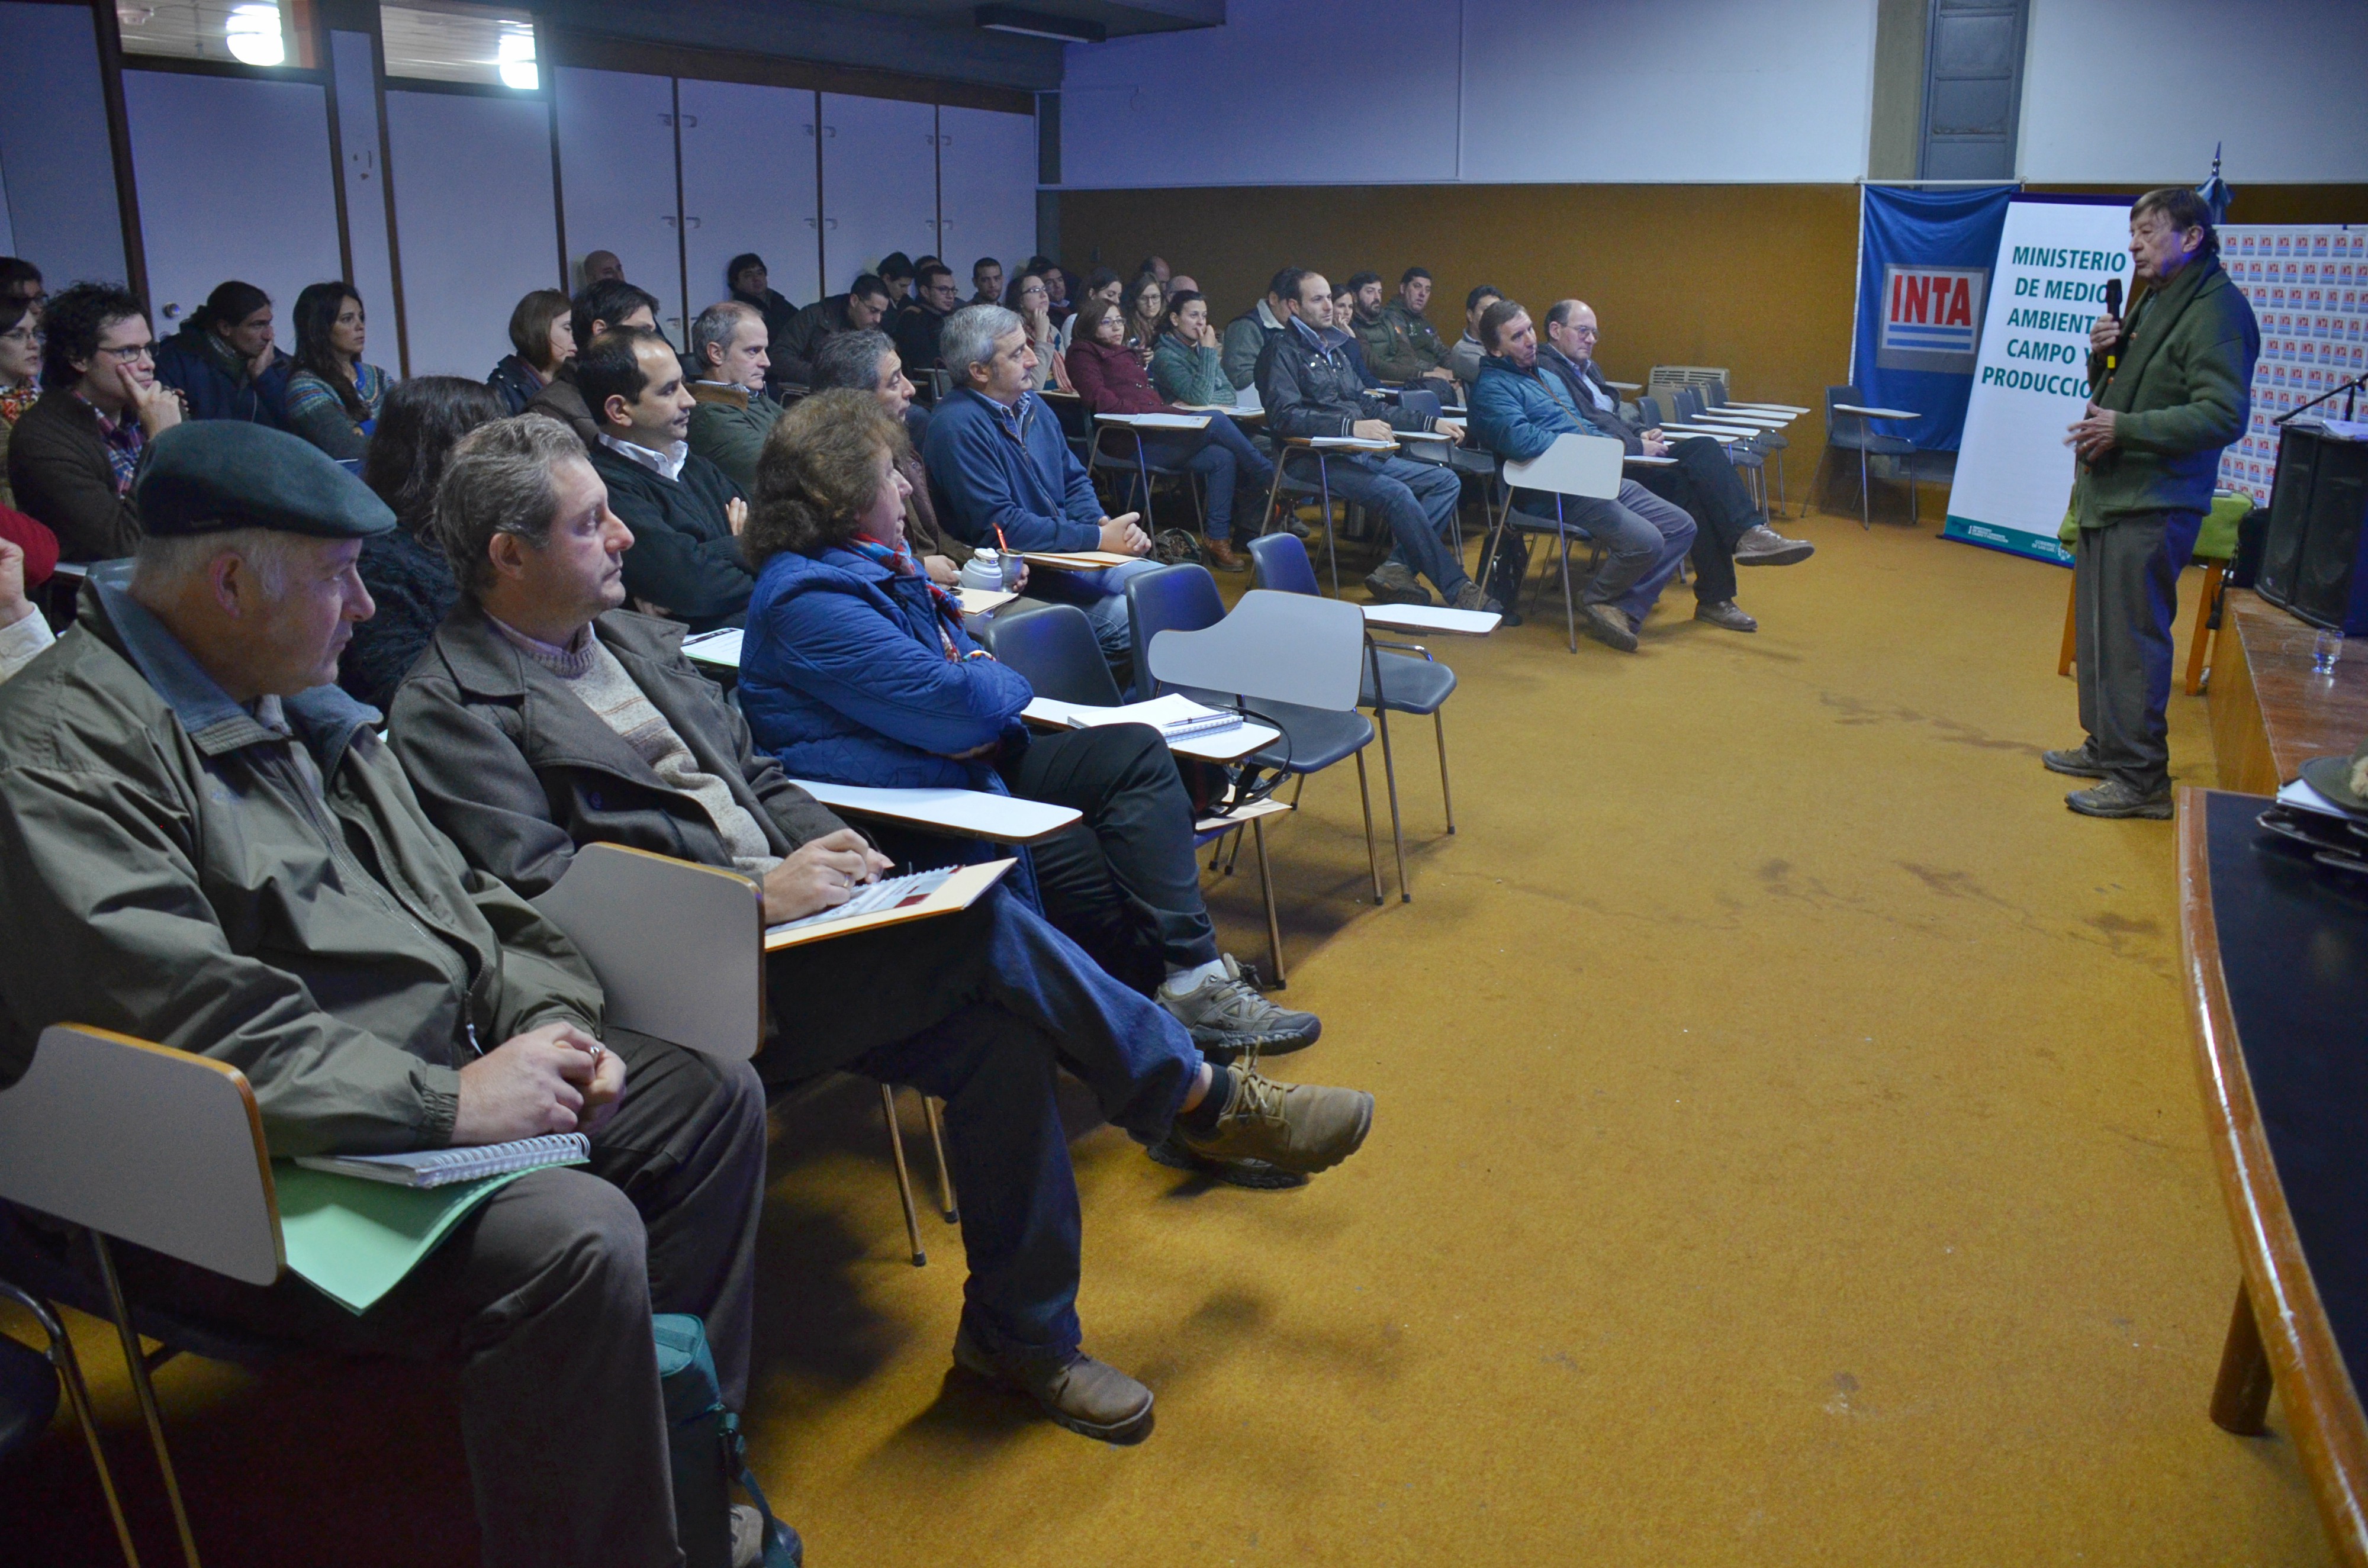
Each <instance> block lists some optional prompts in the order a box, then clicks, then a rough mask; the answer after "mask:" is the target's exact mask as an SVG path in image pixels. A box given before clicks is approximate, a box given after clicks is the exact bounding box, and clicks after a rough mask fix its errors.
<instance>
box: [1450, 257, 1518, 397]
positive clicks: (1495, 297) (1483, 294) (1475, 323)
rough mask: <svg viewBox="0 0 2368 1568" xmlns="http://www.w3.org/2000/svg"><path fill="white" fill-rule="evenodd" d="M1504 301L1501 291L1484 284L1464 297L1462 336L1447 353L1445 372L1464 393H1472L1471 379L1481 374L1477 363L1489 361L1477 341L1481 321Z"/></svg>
mask: <svg viewBox="0 0 2368 1568" xmlns="http://www.w3.org/2000/svg"><path fill="white" fill-rule="evenodd" d="M1504 297H1505V293H1504V290H1501V289H1498V288H1496V287H1495V286H1493V285H1491V284H1487V283H1483V284H1481V285H1480V287H1478V288H1477V289H1474V290H1472V292H1470V293H1469V294H1466V295H1464V296H1463V336H1462V337H1459V338H1457V339H1456V340H1455V347H1453V348H1451V349H1449V350H1448V354H1447V368H1448V369H1450V370H1452V371H1453V372H1454V373H1455V379H1456V380H1457V381H1460V382H1462V383H1463V387H1464V389H1465V390H1466V391H1469V390H1471V386H1472V378H1473V377H1474V376H1476V375H1478V374H1479V373H1480V361H1481V360H1483V359H1485V358H1487V357H1488V347H1487V345H1486V344H1484V343H1483V342H1481V341H1480V318H1481V317H1482V316H1484V315H1486V314H1487V313H1488V307H1489V306H1491V305H1493V304H1495V303H1496V302H1497V301H1499V300H1501V299H1503V298H1504Z"/></svg>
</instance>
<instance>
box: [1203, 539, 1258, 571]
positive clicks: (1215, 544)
mask: <svg viewBox="0 0 2368 1568" xmlns="http://www.w3.org/2000/svg"><path fill="white" fill-rule="evenodd" d="M1201 554H1202V555H1205V556H1207V557H1208V558H1209V564H1210V565H1211V566H1213V567H1215V568H1216V569H1217V570H1218V571H1220V572H1247V571H1248V570H1249V569H1250V563H1249V562H1247V561H1245V560H1243V559H1242V553H1241V551H1237V550H1235V548H1234V541H1233V540H1228V539H1204V540H1201Z"/></svg>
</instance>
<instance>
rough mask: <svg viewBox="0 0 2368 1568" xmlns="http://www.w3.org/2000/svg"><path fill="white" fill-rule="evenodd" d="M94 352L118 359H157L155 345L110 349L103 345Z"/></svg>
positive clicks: (140, 344)
mask: <svg viewBox="0 0 2368 1568" xmlns="http://www.w3.org/2000/svg"><path fill="white" fill-rule="evenodd" d="M93 352H95V353H99V354H111V355H113V356H114V357H115V358H118V359H154V358H156V346H155V345H154V344H153V343H135V344H133V345H131V347H128V348H110V347H108V346H107V345H106V344H103V343H102V344H100V345H99V346H98V347H97V349H95V350H93Z"/></svg>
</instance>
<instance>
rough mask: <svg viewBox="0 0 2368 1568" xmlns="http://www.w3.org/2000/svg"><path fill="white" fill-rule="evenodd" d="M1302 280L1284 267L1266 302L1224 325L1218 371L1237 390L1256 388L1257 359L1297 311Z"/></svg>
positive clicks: (1268, 290) (1295, 270)
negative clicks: (1300, 281) (1223, 374)
mask: <svg viewBox="0 0 2368 1568" xmlns="http://www.w3.org/2000/svg"><path fill="white" fill-rule="evenodd" d="M1305 276H1306V274H1305V273H1304V272H1303V271H1301V270H1300V269H1299V268H1298V267H1284V268H1283V269H1282V270H1281V272H1278V273H1276V274H1275V275H1274V279H1273V281H1272V282H1270V283H1269V284H1268V285H1267V286H1266V298H1265V299H1263V300H1260V301H1258V303H1257V304H1255V305H1253V306H1251V307H1250V308H1249V309H1248V310H1247V311H1244V312H1242V313H1241V314H1240V315H1237V316H1235V318H1234V319H1233V320H1231V321H1229V322H1227V323H1226V324H1225V334H1224V346H1223V350H1222V353H1221V355H1220V358H1219V361H1218V368H1219V369H1223V370H1224V372H1225V380H1226V381H1229V382H1231V383H1232V384H1233V385H1234V386H1235V388H1236V389H1239V388H1242V387H1255V386H1257V385H1258V359H1259V358H1260V357H1261V356H1262V355H1264V353H1265V352H1266V346H1267V345H1268V344H1269V343H1272V342H1273V341H1274V340H1275V339H1276V338H1277V337H1280V336H1281V335H1282V330H1283V327H1284V326H1285V325H1286V324H1288V323H1289V322H1290V320H1291V316H1292V312H1293V311H1296V310H1297V309H1298V308H1299V280H1300V279H1301V278H1304V277H1305Z"/></svg>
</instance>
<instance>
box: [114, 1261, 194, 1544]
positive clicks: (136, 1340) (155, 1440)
mask: <svg viewBox="0 0 2368 1568" xmlns="http://www.w3.org/2000/svg"><path fill="white" fill-rule="evenodd" d="M90 1244H91V1248H92V1250H93V1251H95V1252H96V1253H97V1254H98V1272H99V1275H100V1277H101V1278H104V1279H105V1280H106V1282H107V1307H108V1312H112V1313H114V1314H115V1332H116V1334H117V1335H119V1336H120V1338H121V1339H122V1341H123V1365H124V1368H125V1369H126V1370H128V1371H129V1372H130V1373H131V1389H132V1392H134V1393H135V1394H137V1395H138V1396H139V1400H140V1415H141V1418H142V1420H144V1421H145V1422H147V1424H148V1441H149V1443H150V1445H151V1446H152V1447H154V1449H155V1450H156V1469H157V1470H158V1471H160V1472H162V1474H163V1475H164V1477H165V1497H166V1499H167V1500H168V1501H170V1502H171V1504H172V1505H173V1524H174V1526H175V1528H177V1529H178V1530H179V1531H180V1532H181V1556H182V1557H183V1558H184V1559H185V1560H186V1561H187V1562H188V1568H198V1538H197V1535H196V1533H195V1532H193V1531H192V1530H191V1529H190V1528H189V1510H188V1507H187V1506H184V1505H183V1504H182V1502H181V1482H180V1478H179V1477H178V1476H176V1475H175V1474H174V1473H173V1450H172V1449H170V1448H168V1447H166V1446H165V1419H164V1417H163V1416H162V1415H158V1414H157V1411H156V1385H155V1384H154V1382H152V1381H149V1377H148V1358H147V1357H146V1356H145V1355H143V1354H142V1352H141V1349H140V1335H139V1334H138V1333H137V1332H136V1331H135V1330H134V1329H133V1328H132V1326H131V1305H130V1304H129V1303H128V1302H126V1301H124V1299H123V1281H122V1280H121V1279H120V1278H117V1276H116V1272H115V1254H114V1253H113V1252H112V1251H111V1250H110V1249H109V1248H108V1244H107V1237H106V1236H105V1235H103V1234H101V1233H99V1232H97V1231H93V1232H91V1233H90Z"/></svg>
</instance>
